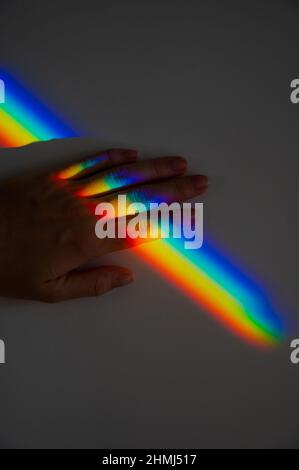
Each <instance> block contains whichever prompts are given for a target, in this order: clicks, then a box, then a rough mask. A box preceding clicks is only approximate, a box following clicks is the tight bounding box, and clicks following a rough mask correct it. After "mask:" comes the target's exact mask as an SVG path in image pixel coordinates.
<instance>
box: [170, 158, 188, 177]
mask: <svg viewBox="0 0 299 470" xmlns="http://www.w3.org/2000/svg"><path fill="white" fill-rule="evenodd" d="M171 168H172V169H173V170H174V171H175V172H178V173H181V172H183V171H184V170H186V168H187V162H186V160H185V159H184V158H181V157H177V158H173V160H172V162H171Z"/></svg>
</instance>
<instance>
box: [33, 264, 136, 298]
mask: <svg viewBox="0 0 299 470" xmlns="http://www.w3.org/2000/svg"><path fill="white" fill-rule="evenodd" d="M132 281H133V275H132V273H131V271H129V270H128V269H126V268H122V267H120V266H101V267H99V268H93V269H89V270H86V271H76V272H72V273H69V274H66V275H65V276H62V277H61V278H59V279H57V280H55V281H53V282H52V283H51V284H50V285H48V286H47V291H46V292H44V293H43V294H42V296H41V300H43V301H46V302H60V301H62V300H68V299H75V298H79V297H93V296H99V295H102V294H105V293H106V292H109V291H110V290H112V289H114V288H117V287H122V286H125V285H127V284H130V283H131V282H132Z"/></svg>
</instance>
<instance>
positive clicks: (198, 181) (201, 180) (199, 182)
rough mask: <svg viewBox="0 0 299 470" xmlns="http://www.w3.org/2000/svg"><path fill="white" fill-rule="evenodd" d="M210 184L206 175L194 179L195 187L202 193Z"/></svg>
mask: <svg viewBox="0 0 299 470" xmlns="http://www.w3.org/2000/svg"><path fill="white" fill-rule="evenodd" d="M208 184H209V179H208V177H207V176H205V175H197V176H195V177H194V186H195V189H196V190H197V191H201V190H202V189H203V188H206V187H207V186H208Z"/></svg>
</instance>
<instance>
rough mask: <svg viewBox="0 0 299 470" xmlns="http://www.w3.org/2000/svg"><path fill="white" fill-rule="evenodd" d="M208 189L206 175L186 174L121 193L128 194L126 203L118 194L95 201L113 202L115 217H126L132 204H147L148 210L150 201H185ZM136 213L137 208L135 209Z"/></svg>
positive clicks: (168, 202) (129, 213)
mask: <svg viewBox="0 0 299 470" xmlns="http://www.w3.org/2000/svg"><path fill="white" fill-rule="evenodd" d="M207 189H208V178H207V177H206V176H205V175H192V176H184V177H181V178H173V179H172V180H169V181H164V182H161V183H152V184H146V185H143V186H139V187H138V188H134V189H132V190H129V191H127V192H121V193H119V194H122V195H126V204H119V203H118V195H119V194H117V195H115V194H112V195H110V196H108V197H107V196H104V197H100V198H97V199H94V201H97V202H98V203H100V202H102V201H103V202H109V203H110V204H112V206H113V209H114V213H115V217H124V216H126V215H131V212H130V204H132V203H135V202H140V203H143V204H144V205H145V208H146V210H149V209H150V203H161V202H166V203H167V204H170V203H172V202H183V201H186V200H188V199H192V198H194V197H196V196H200V195H202V194H203V193H205V192H206V191H207ZM133 212H134V213H135V210H133Z"/></svg>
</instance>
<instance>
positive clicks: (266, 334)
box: [0, 72, 286, 347]
mask: <svg viewBox="0 0 299 470" xmlns="http://www.w3.org/2000/svg"><path fill="white" fill-rule="evenodd" d="M0 79H2V80H3V81H4V83H5V91H6V96H5V98H6V99H5V103H4V104H1V105H0V145H2V146H4V147H18V146H21V145H26V144H28V143H31V142H33V141H39V140H49V139H52V138H64V137H73V136H76V135H77V134H76V133H74V132H73V131H72V130H71V129H70V128H68V127H67V126H65V125H64V124H63V123H62V122H60V121H59V119H57V117H55V115H54V114H53V113H51V112H49V111H48V109H47V108H45V107H44V106H43V105H42V104H41V103H40V102H39V101H37V100H36V99H35V98H33V96H32V95H30V94H29V93H28V92H27V91H26V90H25V89H24V88H22V87H21V86H20V85H19V84H18V83H17V82H16V81H15V80H14V79H12V77H11V76H9V75H8V74H7V73H4V72H0ZM97 163H98V159H97V158H91V159H90V160H88V161H87V162H85V163H82V164H76V165H72V166H71V167H68V168H67V169H66V170H65V172H62V173H61V175H60V176H61V177H62V178H64V179H67V178H71V177H73V176H75V175H76V174H78V173H79V172H81V171H82V170H84V169H86V168H90V167H92V166H94V165H96V164H97ZM132 178H133V180H132V181H128V182H127V183H125V184H128V183H132V182H134V176H132ZM123 183H124V182H122V183H121V181H120V180H117V181H116V180H113V179H111V180H109V178H106V179H105V181H102V182H101V184H100V185H99V186H98V187H97V188H96V191H97V192H100V193H101V192H106V191H110V190H112V189H115V188H119V187H121V186H122V184H123ZM90 189H92V190H94V189H95V188H89V190H90ZM81 196H84V195H81ZM133 199H134V198H133ZM134 202H136V201H134ZM155 202H157V201H156V200H155ZM134 251H135V252H136V253H137V254H138V255H139V256H140V257H141V258H142V260H144V261H146V262H147V263H148V264H149V265H150V266H152V267H153V268H155V269H156V270H157V272H158V273H159V274H161V275H163V277H165V278H166V279H168V280H169V281H170V282H171V283H173V284H174V285H175V287H176V288H177V289H179V290H181V291H182V292H183V293H185V294H186V295H187V296H188V297H189V298H191V299H192V300H193V301H194V302H195V303H196V304H197V305H199V306H200V307H201V308H204V309H205V310H207V311H208V312H209V313H210V314H211V315H212V316H213V317H214V318H216V319H217V320H218V321H220V322H221V323H222V324H223V325H225V326H226V327H227V328H228V329H229V330H230V331H231V332H233V333H234V334H236V335H237V336H239V337H240V338H242V339H244V340H246V341H247V342H249V343H250V344H253V345H258V346H261V347H269V346H273V345H276V344H279V343H280V342H281V341H282V340H283V339H284V337H285V333H286V328H285V326H284V324H283V322H282V319H281V318H280V317H279V316H278V315H277V314H276V313H275V312H274V311H273V309H272V308H271V305H270V304H269V302H268V300H267V298H266V296H265V295H264V293H263V291H262V289H261V288H260V287H259V286H258V285H257V284H256V283H254V282H253V281H252V280H250V279H249V277H248V276H246V275H245V274H243V272H242V271H241V270H239V269H238V268H236V266H235V265H234V264H233V263H231V262H230V261H229V260H228V259H227V258H226V257H225V256H223V255H222V254H221V253H220V252H219V251H218V250H216V249H215V248H213V247H212V246H211V245H210V244H209V243H206V242H205V243H204V245H203V247H202V248H201V249H200V250H186V249H185V248H184V239H183V238H181V239H175V238H170V239H163V238H161V239H159V240H156V241H153V242H151V243H145V244H143V245H141V244H139V245H138V246H136V247H135V248H134Z"/></svg>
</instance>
